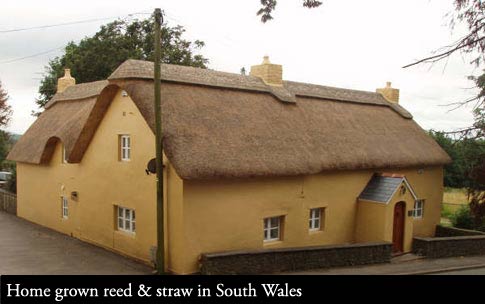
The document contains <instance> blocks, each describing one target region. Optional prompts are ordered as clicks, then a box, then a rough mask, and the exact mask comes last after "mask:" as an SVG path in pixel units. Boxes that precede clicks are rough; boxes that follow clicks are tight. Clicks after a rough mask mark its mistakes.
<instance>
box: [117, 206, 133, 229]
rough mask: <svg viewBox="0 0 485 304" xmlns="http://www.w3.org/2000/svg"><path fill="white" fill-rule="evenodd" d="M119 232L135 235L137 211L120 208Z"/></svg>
mask: <svg viewBox="0 0 485 304" xmlns="http://www.w3.org/2000/svg"><path fill="white" fill-rule="evenodd" d="M118 230H121V231H125V232H131V233H135V231H136V225H135V210H133V209H128V208H124V207H120V206H118Z"/></svg>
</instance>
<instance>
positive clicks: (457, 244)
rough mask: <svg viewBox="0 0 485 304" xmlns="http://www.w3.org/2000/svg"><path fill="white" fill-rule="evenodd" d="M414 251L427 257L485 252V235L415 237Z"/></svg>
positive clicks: (482, 253)
mask: <svg viewBox="0 0 485 304" xmlns="http://www.w3.org/2000/svg"><path fill="white" fill-rule="evenodd" d="M413 253H415V254H418V255H422V256H425V257H427V258H443V257H455V256H467V255H484V254H485V235H471V236H453V237H436V238H421V237H415V238H414V239H413Z"/></svg>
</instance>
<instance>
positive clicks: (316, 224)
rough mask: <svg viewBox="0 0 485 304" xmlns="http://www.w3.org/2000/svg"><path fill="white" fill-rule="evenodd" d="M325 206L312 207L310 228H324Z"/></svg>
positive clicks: (312, 229)
mask: <svg viewBox="0 0 485 304" xmlns="http://www.w3.org/2000/svg"><path fill="white" fill-rule="evenodd" d="M323 212H324V209H323V208H313V209H310V218H309V229H310V231H317V230H321V229H322V218H323Z"/></svg>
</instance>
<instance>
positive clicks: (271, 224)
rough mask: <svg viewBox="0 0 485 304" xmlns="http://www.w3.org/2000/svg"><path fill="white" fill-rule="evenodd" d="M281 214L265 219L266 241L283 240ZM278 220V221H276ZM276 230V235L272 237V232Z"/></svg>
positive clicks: (264, 235) (264, 236)
mask: <svg viewBox="0 0 485 304" xmlns="http://www.w3.org/2000/svg"><path fill="white" fill-rule="evenodd" d="M281 218H282V217H281V216H274V217H267V218H265V219H264V221H263V223H264V234H263V238H264V242H265V243H266V242H275V241H280V240H281V221H282V220H281ZM275 222H276V223H275ZM275 230H276V234H277V236H276V237H271V232H272V231H275Z"/></svg>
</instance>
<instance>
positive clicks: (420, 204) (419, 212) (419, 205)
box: [413, 199, 425, 219]
mask: <svg viewBox="0 0 485 304" xmlns="http://www.w3.org/2000/svg"><path fill="white" fill-rule="evenodd" d="M424 203H425V201H424V199H417V200H415V201H414V207H413V218H415V219H422V218H423V216H424Z"/></svg>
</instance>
